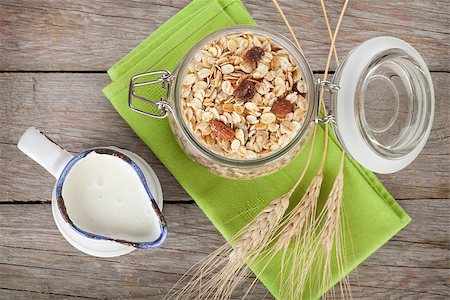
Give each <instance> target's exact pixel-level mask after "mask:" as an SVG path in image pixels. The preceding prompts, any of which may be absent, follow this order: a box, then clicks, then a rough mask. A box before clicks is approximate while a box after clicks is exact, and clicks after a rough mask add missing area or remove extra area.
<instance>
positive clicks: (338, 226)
mask: <svg viewBox="0 0 450 300" xmlns="http://www.w3.org/2000/svg"><path fill="white" fill-rule="evenodd" d="M344 157H345V154H344V152H342V157H341V163H340V169H339V173H338V175H337V176H336V179H335V181H334V184H333V187H332V188H331V191H330V194H329V195H328V199H327V202H326V203H325V205H324V207H323V209H322V212H321V214H320V215H321V219H323V227H322V229H321V231H320V233H319V234H318V245H319V249H318V261H319V263H318V265H319V266H323V274H322V280H321V283H322V285H321V286H320V288H321V290H322V291H324V290H325V289H326V288H327V286H328V285H329V283H330V281H331V279H332V272H331V259H332V253H333V251H334V252H335V256H336V265H337V271H338V273H339V276H343V275H345V273H344V270H345V255H344V254H345V247H344V243H343V234H344V231H343V228H342V227H343V226H342V224H343V222H344V220H343V189H344V171H343V169H344ZM340 288H341V297H342V298H343V299H347V298H351V293H350V286H349V281H348V278H346V277H344V278H343V279H342V280H341V283H340ZM328 295H330V296H331V298H334V290H333V289H332V290H331V291H330V292H329V293H328ZM324 297H325V298H326V297H327V295H325V296H324Z"/></svg>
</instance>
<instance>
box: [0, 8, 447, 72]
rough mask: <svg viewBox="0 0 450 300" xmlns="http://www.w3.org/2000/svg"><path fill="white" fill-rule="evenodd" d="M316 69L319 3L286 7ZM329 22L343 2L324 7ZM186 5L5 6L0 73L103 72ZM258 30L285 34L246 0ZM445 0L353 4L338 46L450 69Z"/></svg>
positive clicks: (323, 50)
mask: <svg viewBox="0 0 450 300" xmlns="http://www.w3.org/2000/svg"><path fill="white" fill-rule="evenodd" d="M279 2H280V5H281V6H282V7H283V9H284V10H285V12H286V15H287V17H288V19H289V20H290V21H291V23H292V26H293V28H294V31H295V32H296V34H297V35H298V38H299V39H300V41H301V44H302V45H303V49H304V50H305V55H306V57H307V58H308V60H309V61H310V63H311V66H312V68H313V69H314V70H323V69H324V67H325V61H326V57H327V53H328V47H329V43H328V35H327V32H326V27H325V23H324V21H323V18H322V17H321V15H322V13H321V9H320V5H319V2H318V1H316V0H309V1H287V0H285V1H282V0H280V1H279ZM326 2H327V6H328V11H329V14H330V19H331V22H332V24H334V22H336V21H337V16H338V15H339V12H340V9H341V7H342V2H343V1H342V0H340V1H326ZM187 3H188V0H181V1H180V0H179V1H174V0H172V1H156V0H152V1H146V0H138V1H132V2H127V1H106V0H103V1H90V0H80V1H50V0H40V1H33V0H2V1H1V2H0V11H1V13H0V27H1V30H0V57H1V58H2V59H0V71H10V70H13V71H15V70H26V71H43V70H46V71H74V70H77V71H105V70H106V69H108V68H109V67H110V66H111V65H112V64H114V63H115V62H116V61H117V60H119V59H120V58H121V57H122V56H124V55H125V54H126V53H128V52H129V51H130V50H131V49H133V48H134V47H135V46H136V45H137V44H138V43H139V42H140V41H142V40H143V39H144V38H145V37H146V36H147V35H148V34H149V33H151V32H152V31H154V30H155V29H156V28H157V27H158V26H160V25H161V24H162V23H164V22H165V21H166V20H167V19H168V18H169V17H170V16H173V15H174V14H176V13H177V12H178V11H179V9H181V8H182V7H183V6H184V5H186V4H187ZM244 3H245V5H246V7H247V8H248V10H249V11H250V12H251V14H252V16H253V17H254V18H255V20H256V21H257V22H258V24H259V25H262V26H267V27H270V28H273V29H275V30H277V31H279V32H281V33H283V34H285V35H286V36H287V35H288V31H287V29H286V27H285V25H284V23H283V22H282V20H281V19H280V17H279V16H278V14H277V13H276V11H275V10H274V7H273V5H272V3H271V1H261V0H249V1H244ZM448 13H449V8H448V3H447V1H444V0H440V1H432V0H427V1H421V0H414V1H408V2H406V3H405V2H404V1H400V0H395V1H370V0H364V1H353V2H350V6H349V8H348V11H347V14H346V16H345V19H344V22H343V24H342V26H341V30H340V34H339V39H338V42H337V47H338V53H339V55H340V56H342V57H343V56H345V55H346V54H347V53H348V52H349V51H350V49H352V48H353V47H355V46H357V45H358V44H360V43H361V42H363V41H364V40H366V39H368V38H370V37H374V36H379V35H390V36H396V37H400V38H402V39H404V40H405V41H407V42H410V43H412V45H413V46H414V47H416V48H417V50H418V51H419V52H420V53H421V54H422V55H423V56H424V58H425V61H426V62H427V63H428V65H429V67H430V69H431V70H433V71H450V67H449V61H448V47H449V45H450V39H449V33H450V32H449V28H450V26H449V25H450V22H449V18H448Z"/></svg>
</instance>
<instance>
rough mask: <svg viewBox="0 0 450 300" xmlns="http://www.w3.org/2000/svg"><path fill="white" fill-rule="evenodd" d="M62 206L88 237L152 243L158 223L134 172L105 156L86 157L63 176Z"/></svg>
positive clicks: (157, 234)
mask: <svg viewBox="0 0 450 300" xmlns="http://www.w3.org/2000/svg"><path fill="white" fill-rule="evenodd" d="M62 197H63V198H64V204H65V206H66V209H67V213H68V214H69V217H70V219H71V220H72V221H73V223H74V224H75V225H76V226H78V227H79V228H81V229H82V230H85V231H87V232H90V233H94V234H98V235H102V236H106V237H109V238H113V239H122V240H127V241H131V242H148V241H153V240H155V239H157V238H158V236H159V235H160V227H159V226H160V225H159V220H158V217H157V215H156V213H155V212H154V210H153V208H152V203H151V201H150V199H149V196H148V194H147V192H146V190H145V188H144V185H143V184H142V181H141V179H140V178H139V176H138V174H137V173H136V171H135V170H134V169H133V167H132V166H130V165H129V164H128V163H127V162H125V161H123V160H122V159H120V158H118V157H115V156H113V155H108V154H98V153H95V152H91V153H89V154H88V155H87V156H86V157H85V158H82V159H80V160H79V161H78V162H77V163H76V164H75V165H74V166H73V167H72V168H71V170H70V171H69V174H67V176H66V179H65V181H64V184H63V186H62Z"/></svg>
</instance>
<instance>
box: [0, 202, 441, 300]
mask: <svg viewBox="0 0 450 300" xmlns="http://www.w3.org/2000/svg"><path fill="white" fill-rule="evenodd" d="M400 204H401V205H402V206H403V207H404V208H405V209H406V211H408V213H410V214H411V216H412V217H413V222H412V223H411V224H410V225H409V226H408V227H407V228H406V229H405V230H403V231H402V232H401V233H400V234H398V235H397V236H396V237H395V239H393V240H392V241H390V242H389V243H388V244H387V245H385V246H384V247H383V248H382V249H380V250H379V251H377V252H376V253H375V254H374V255H372V256H371V257H370V258H369V259H368V260H367V261H366V262H364V263H363V264H362V265H361V266H359V267H358V268H357V269H356V271H355V272H353V273H352V276H351V280H352V282H353V294H354V296H355V298H357V299H367V298H371V299H381V298H389V299H391V298H394V299H397V298H400V295H401V297H405V298H408V299H424V298H426V299H442V298H444V297H445V296H447V295H449V284H450V277H449V276H448V275H449V271H450V270H449V264H450V257H449V242H450V241H449V233H450V232H449V228H450V220H449V218H448V215H449V214H450V202H449V201H446V200H432V199H429V200H428V201H427V202H424V201H421V200H408V201H400ZM419 207H420V209H418V208H419ZM24 208H26V209H24ZM164 213H165V215H166V217H167V220H168V223H169V226H170V233H169V237H168V239H167V241H166V242H165V243H164V244H163V246H162V247H161V248H160V249H157V250H149V251H145V250H138V251H135V252H134V253H132V254H129V255H126V256H122V257H118V258H108V259H103V258H94V257H89V256H87V255H84V254H83V253H81V252H78V251H77V250H76V249H74V248H72V247H71V246H70V245H69V244H68V243H67V242H66V241H65V240H64V239H63V237H62V236H61V235H60V234H59V232H58V230H57V229H56V226H55V225H54V223H53V218H52V216H51V206H50V205H49V204H28V205H14V204H3V205H1V210H0V232H1V233H2V239H1V240H0V254H1V255H0V274H1V279H2V280H0V290H2V292H0V294H3V291H5V293H6V294H3V295H11V296H15V297H19V298H23V297H29V298H33V299H35V298H47V296H48V297H55V298H56V297H66V296H72V297H94V298H147V299H160V298H161V295H163V294H165V293H166V292H167V291H168V290H169V289H170V288H171V286H172V285H173V284H174V283H175V282H176V281H177V280H178V279H179V277H180V276H181V274H183V273H184V272H185V271H186V270H187V269H188V268H189V267H190V266H192V265H193V264H194V263H195V262H196V261H198V260H200V259H201V258H203V257H204V256H205V255H206V254H208V253H210V252H212V251H213V250H215V249H216V248H217V247H219V246H220V245H222V243H223V242H224V241H223V239H222V237H221V236H220V235H219V234H218V233H217V232H216V230H215V229H214V227H213V226H212V225H211V223H210V222H209V221H208V220H207V218H206V217H205V216H204V215H203V213H202V212H201V211H200V209H199V208H198V207H197V206H196V205H194V204H167V205H166V206H165V209H164ZM424 228H426V230H424ZM265 294H266V290H265V289H264V288H263V287H262V286H258V287H257V288H256V290H255V293H254V294H253V295H252V296H251V297H250V298H249V299H262V297H263V296H264V295H265ZM239 295H242V294H238V295H236V299H239ZM270 298H271V297H267V298H266V299H270Z"/></svg>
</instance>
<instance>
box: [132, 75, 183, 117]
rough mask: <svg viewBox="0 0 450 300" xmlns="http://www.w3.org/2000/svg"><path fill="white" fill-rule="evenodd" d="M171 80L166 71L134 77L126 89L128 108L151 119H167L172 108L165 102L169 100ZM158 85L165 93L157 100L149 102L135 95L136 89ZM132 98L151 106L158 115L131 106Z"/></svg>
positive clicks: (171, 77) (171, 76) (149, 100)
mask: <svg viewBox="0 0 450 300" xmlns="http://www.w3.org/2000/svg"><path fill="white" fill-rule="evenodd" d="M155 76H156V77H155ZM173 78H174V76H173V74H172V73H170V72H169V71H167V70H158V71H152V72H147V73H142V74H137V75H134V76H133V77H131V79H130V86H129V89H128V106H129V107H130V108H131V109H132V110H133V111H135V112H138V113H141V114H143V115H146V116H150V117H153V118H157V119H163V118H165V117H167V116H168V115H169V113H171V112H172V107H170V105H169V102H168V101H167V100H168V99H169V93H170V84H171V82H172V79H173ZM159 83H160V84H161V88H162V89H163V91H165V95H164V96H162V97H161V98H160V99H159V100H151V99H148V98H146V97H144V96H142V95H139V94H137V93H136V88H137V87H140V86H146V85H153V84H159ZM134 98H136V99H139V100H141V101H143V102H145V103H148V104H150V105H152V106H155V107H156V109H157V111H158V112H159V113H158V112H151V111H146V110H144V109H142V108H139V107H138V106H136V105H134V104H133V99H134Z"/></svg>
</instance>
